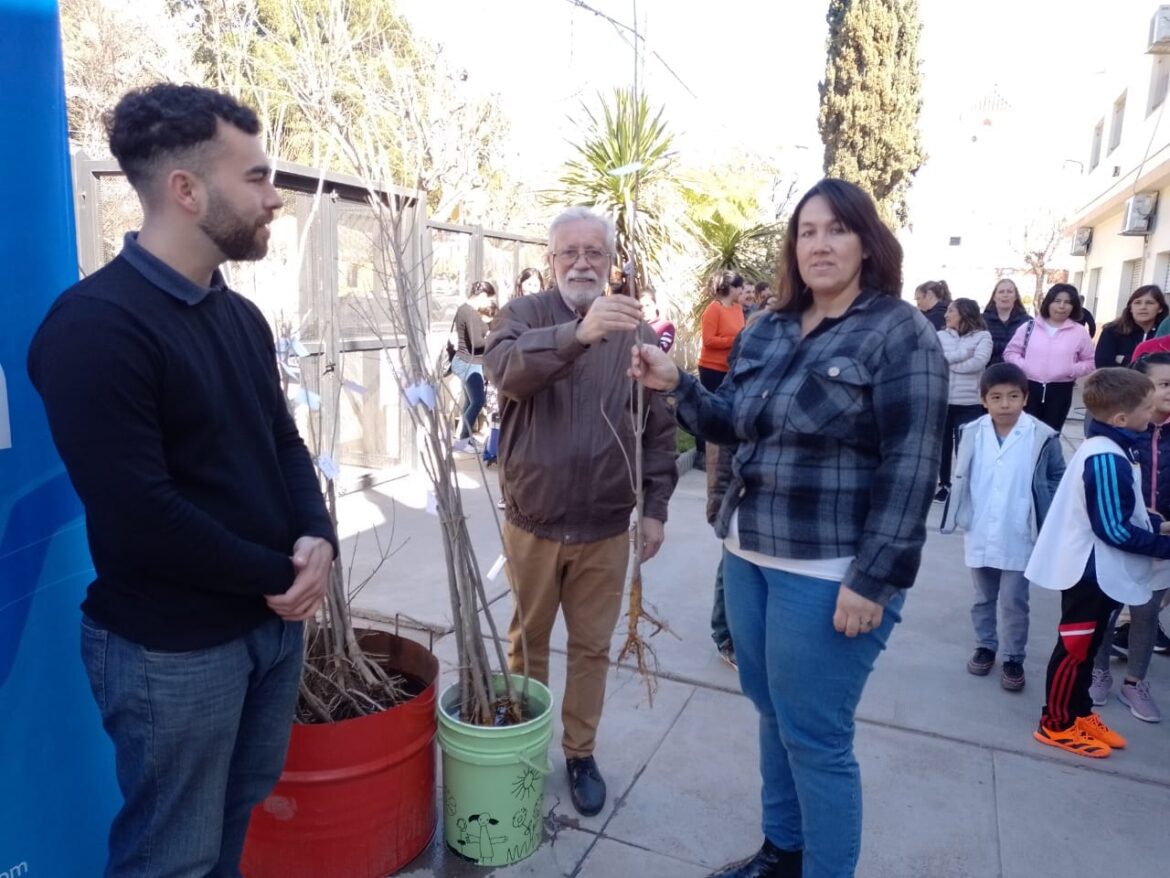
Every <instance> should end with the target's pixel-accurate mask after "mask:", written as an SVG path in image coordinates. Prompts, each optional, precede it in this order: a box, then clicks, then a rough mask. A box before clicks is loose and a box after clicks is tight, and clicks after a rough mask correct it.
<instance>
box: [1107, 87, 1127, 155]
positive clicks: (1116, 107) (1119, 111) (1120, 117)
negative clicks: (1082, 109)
mask: <svg viewBox="0 0 1170 878" xmlns="http://www.w3.org/2000/svg"><path fill="white" fill-rule="evenodd" d="M1124 122H1125V92H1122V93H1121V97H1119V98H1118V99H1117V100H1115V101H1114V102H1113V118H1112V120H1111V121H1110V123H1109V151H1110V152H1113V150H1115V149H1117V146H1118V144H1120V143H1121V126H1122V124H1123V123H1124Z"/></svg>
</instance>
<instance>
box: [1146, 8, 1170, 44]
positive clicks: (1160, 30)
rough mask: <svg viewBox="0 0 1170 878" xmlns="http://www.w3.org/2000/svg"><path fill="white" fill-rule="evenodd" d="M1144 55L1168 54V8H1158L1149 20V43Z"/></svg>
mask: <svg viewBox="0 0 1170 878" xmlns="http://www.w3.org/2000/svg"><path fill="white" fill-rule="evenodd" d="M1146 54H1152V55H1166V54H1170V6H1159V7H1158V11H1157V12H1155V13H1154V17H1153V18H1151V19H1150V42H1149V47H1148V48H1147V49H1146Z"/></svg>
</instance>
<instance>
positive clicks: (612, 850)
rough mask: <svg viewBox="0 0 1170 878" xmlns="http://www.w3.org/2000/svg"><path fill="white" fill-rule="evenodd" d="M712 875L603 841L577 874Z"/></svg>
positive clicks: (604, 877) (598, 877)
mask: <svg viewBox="0 0 1170 878" xmlns="http://www.w3.org/2000/svg"><path fill="white" fill-rule="evenodd" d="M709 872H710V870H709V869H707V868H706V867H704V866H700V865H697V864H695V863H687V862H685V861H683V860H678V859H675V858H674V857H670V856H666V855H664V854H661V853H655V852H653V851H648V850H646V849H645V848H640V847H634V846H632V845H628V844H623V843H622V842H619V841H613V840H611V839H608V838H602V839H600V840H598V842H597V844H596V845H594V846H593V849H592V850H591V851H589V855H588V856H587V857H586V858H585V862H584V863H583V864H582V866H581V871H580V872H578V873H577V875H578V878H617V876H619V875H622V876H629V875H637V876H638V878H703V876H705V875H707V874H709Z"/></svg>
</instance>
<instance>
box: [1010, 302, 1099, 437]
mask: <svg viewBox="0 0 1170 878" xmlns="http://www.w3.org/2000/svg"><path fill="white" fill-rule="evenodd" d="M1080 316H1081V297H1080V294H1079V293H1078V292H1077V288H1076V287H1074V286H1073V285H1072V284H1053V286H1052V288H1051V289H1050V290H1049V291H1048V293H1047V295H1045V296H1044V301H1043V302H1041V304H1040V316H1039V317H1037V318H1036V319H1035V320H1032V321H1029V322H1028V323H1025V324H1024V325H1023V326H1021V327H1020V328H1019V329H1017V330H1016V334H1015V335H1013V336H1012V340H1011V341H1009V342H1008V346H1007V348H1006V349H1005V350H1004V352H1003V358H1004V359H1005V360H1006V361H1007V362H1009V363H1015V364H1016V365H1017V366H1019V367H1020V368H1021V369H1023V370H1024V374H1025V375H1027V376H1028V405H1027V407H1026V408H1025V411H1026V412H1027V413H1028V414H1030V415H1032V416H1033V417H1036V418H1039V419H1040V420H1041V421H1043V422H1044V423H1045V424H1047V425H1048V426H1050V427H1051V428H1052V429H1053V430H1056V432H1058V433H1059V432H1060V430H1061V428H1062V427H1064V421H1065V418H1067V417H1068V410H1069V408H1070V407H1071V406H1072V395H1073V387H1074V385H1075V384H1076V382H1077V379H1078V378H1081V377H1082V376H1084V375H1088V374H1089V373H1090V372H1092V371H1093V369H1094V368H1096V364H1095V363H1094V362H1093V340H1092V339H1091V338H1089V331H1088V330H1087V329H1085V327H1084V326H1082V325H1081V324H1080V323H1078V322H1077V321H1078V320H1079V319H1080Z"/></svg>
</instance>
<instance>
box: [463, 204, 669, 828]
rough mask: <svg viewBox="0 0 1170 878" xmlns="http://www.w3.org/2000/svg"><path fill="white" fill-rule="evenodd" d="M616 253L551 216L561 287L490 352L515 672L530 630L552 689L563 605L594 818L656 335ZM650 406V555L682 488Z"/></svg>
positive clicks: (604, 238)
mask: <svg viewBox="0 0 1170 878" xmlns="http://www.w3.org/2000/svg"><path fill="white" fill-rule="evenodd" d="M615 249H616V248H615V246H614V228H613V224H612V223H611V222H610V221H609V220H608V219H606V218H605V217H603V216H600V215H598V214H596V213H593V212H592V211H590V210H588V209H587V208H584V207H574V208H570V209H568V210H566V211H565V212H564V213H562V214H561V215H560V216H558V217H557V218H556V219H555V220H553V223H552V225H551V227H550V228H549V252H548V262H549V266H550V267H551V269H552V272H553V276H554V277H555V278H556V286H555V288H554V289H551V290H545V291H543V292H540V293H536V294H534V295H531V296H524V297H522V298H518V299H513V300H512V301H510V302H509V303H508V304H507V305H505V306H504V308H503V310H502V311H501V312H500V314H499V317H497V319H496V321H495V323H494V324H493V326H492V331H491V334H490V335H489V337H488V344H487V351H486V353H485V354H484V365H485V368H486V369H487V372H488V376H489V377H490V378H491V380H492V381H493V382H494V383H495V385H496V388H497V390H498V392H499V396H500V399H501V401H502V408H501V424H502V426H501V429H500V458H499V459H500V471H501V486H502V491H503V495H504V500H505V508H506V510H507V513H506V516H507V520H506V522H505V524H504V550H505V552H506V554H507V557H508V569H509V576H510V578H511V581H512V589H513V595H514V597H515V600H516V605H515V606H514V608H513V614H512V623H511V627H510V629H509V631H508V637H509V639H510V641H511V651H510V653H509V664H510V666H511V668H512V670H513V671H514V672H520V671H522V670H523V668H524V656H523V654H522V651H521V643H522V640H521V622H523V631H524V634H525V635H526V640H527V647H528V672H529V674H530V675H531V676H532V677H533V678H535V679H537V680H540V681H541V682H543V683H547V682H548V653H549V635H550V634H551V632H552V627H553V623H554V622H555V620H556V616H557V610H558V608H560V609H561V610H563V612H564V616H565V625H566V627H567V628H568V633H569V642H568V666H567V674H566V681H565V695H564V699H563V701H562V706H561V718H562V721H563V724H564V738H563V739H562V747H563V749H564V753H565V761H566V766H567V769H568V773H569V785H570V789H571V792H572V799H573V806H574V807H575V808H576V809H577V811H578V812H580V813H581V814H583V815H585V816H592V815H594V814H597V813H598V812H599V811H600V810H601V809H602V807H603V806H604V804H605V781H604V780H603V779H602V777H601V773H600V771H599V770H598V768H597V763H596V761H595V760H594V758H593V750H594V746H595V742H596V736H597V727H598V723H599V722H600V719H601V706H602V702H603V701H604V700H605V681H606V675H607V673H608V671H609V645H610V639H611V638H612V636H613V631H614V628H615V626H616V625H617V620H618V616H619V615H620V613H621V604H622V590H623V586H624V584H625V574H626V569H627V566H628V563H629V536H628V533H627V531H628V528H629V524H630V515H631V512H633V510H634V491H633V488H632V487H631V485H632V483H633V478H632V475H631V472H630V469H629V467H630V465H631V463H632V461H633V447H634V437H633V428H632V425H631V423H630V415H629V403H630V393H631V391H632V388H633V386H634V385H633V382H632V381H631V380H630V379H629V378H628V377H627V375H626V370H627V369H628V368H629V350H630V347H631V345H632V344H634V341H635V339H636V338H641V339H642V340H644V341H647V342H649V343H651V344H654V343H655V342H656V340H657V339H656V336H655V335H654V332H653V331H652V330H651V329H650V328H649V327H648V326H646V325H645V324H644V323H643V322H642V308H641V306H640V305H639V304H638V303H637V301H635V300H634V299H632V298H630V297H628V296H603V295H602V294H603V292H604V291H605V287H606V281H607V280H608V271H609V267H610V266H611V265H612V264H613V262H614V256H615ZM646 401H647V406H646V408H647V412H648V415H647V421H646V431H645V434H644V437H643V483H642V484H643V489H644V491H645V498H646V499H645V508H644V513H643V515H644V517H643V519H642V528H643V533H644V534H645V549H644V551H643V560H648V559H649V558H652V557H653V556H654V554H655V553H656V552H657V551H658V549H659V547H660V546H661V545H662V541H663V537H664V531H663V526H664V523H665V521H666V507H667V503H668V501H669V500H670V495H671V492H672V491H673V490H674V485H675V482H676V481H677V480H678V475H677V471H676V469H675V465H674V458H675V438H674V437H675V426H674V420H673V418H672V417H671V416H670V414H669V413H668V412H667V410H666V407H665V405H664V403H663V400H662V399H661V398H660V397H659V396H658V394H656V393H648V394H647V400H646ZM615 431H616V433H615Z"/></svg>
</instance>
